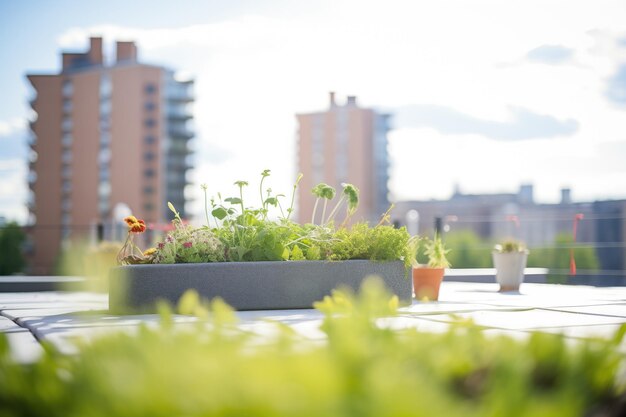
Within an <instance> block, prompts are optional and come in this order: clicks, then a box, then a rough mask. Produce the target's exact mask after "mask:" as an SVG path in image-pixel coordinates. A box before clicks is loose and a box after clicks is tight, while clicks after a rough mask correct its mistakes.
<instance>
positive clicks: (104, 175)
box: [100, 166, 111, 181]
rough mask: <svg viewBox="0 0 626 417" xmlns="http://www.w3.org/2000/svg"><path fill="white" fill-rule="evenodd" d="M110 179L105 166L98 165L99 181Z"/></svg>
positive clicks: (109, 173)
mask: <svg viewBox="0 0 626 417" xmlns="http://www.w3.org/2000/svg"><path fill="white" fill-rule="evenodd" d="M110 179H111V172H110V171H109V168H108V167H107V166H103V167H100V181H109V180H110Z"/></svg>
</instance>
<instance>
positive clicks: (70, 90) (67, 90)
mask: <svg viewBox="0 0 626 417" xmlns="http://www.w3.org/2000/svg"><path fill="white" fill-rule="evenodd" d="M62 92H63V97H71V96H72V94H74V86H73V85H72V81H71V80H65V81H63V87H62Z"/></svg>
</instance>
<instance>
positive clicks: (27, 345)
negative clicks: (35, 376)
mask: <svg viewBox="0 0 626 417" xmlns="http://www.w3.org/2000/svg"><path fill="white" fill-rule="evenodd" d="M0 333H2V337H6V338H7V340H8V342H9V349H10V352H11V357H12V358H13V359H14V360H15V361H17V362H19V363H31V362H34V361H36V360H37V359H38V358H39V357H40V356H41V355H42V354H43V348H42V347H41V344H40V343H39V342H38V341H37V339H35V337H34V336H33V334H32V333H31V332H30V331H29V330H28V329H25V328H23V327H20V326H18V325H17V324H16V323H15V322H13V321H12V320H9V319H8V318H6V317H0Z"/></svg>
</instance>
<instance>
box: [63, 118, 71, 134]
mask: <svg viewBox="0 0 626 417" xmlns="http://www.w3.org/2000/svg"><path fill="white" fill-rule="evenodd" d="M72 127H74V123H73V122H72V119H71V118H69V117H64V118H63V121H62V122H61V128H62V129H63V132H69V131H71V130H72Z"/></svg>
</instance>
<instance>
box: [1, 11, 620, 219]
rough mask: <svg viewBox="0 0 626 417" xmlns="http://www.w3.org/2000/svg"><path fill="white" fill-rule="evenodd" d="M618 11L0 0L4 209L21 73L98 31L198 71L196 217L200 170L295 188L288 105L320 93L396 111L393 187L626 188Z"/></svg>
mask: <svg viewBox="0 0 626 417" xmlns="http://www.w3.org/2000/svg"><path fill="white" fill-rule="evenodd" d="M624 22H626V4H624V2H623V0H598V1H593V2H590V1H572V0H563V1H562V0H554V1H552V0H548V1H546V0H529V1H523V2H520V1H508V0H504V1H503V0H481V1H478V0H457V1H451V0H441V1H436V2H435V1H421V0H412V1H408V0H407V1H403V0H386V1H384V2H382V1H364V0H334V1H331V0H328V1H325V0H321V1H311V2H289V1H286V0H268V1H229V2H223V1H222V2H218V1H199V0H198V1H194V0H189V1H184V2H171V1H168V2H165V1H143V0H141V1H133V2H124V1H117V0H116V1H107V2H104V1H93V2H81V1H68V0H61V1H55V2H45V1H28V0H25V1H20V2H11V1H8V0H0V39H1V40H0V63H1V65H0V216H4V217H6V218H8V219H16V220H18V221H21V222H23V221H25V220H26V217H27V212H26V209H25V206H24V202H25V201H26V197H27V187H26V175H27V166H26V162H25V161H26V159H27V158H28V148H27V146H26V140H27V138H28V131H27V120H28V119H29V118H31V117H32V114H31V112H30V110H29V107H28V99H29V98H31V97H32V94H33V92H32V90H31V89H30V87H29V85H28V83H27V81H26V79H25V77H24V74H25V73H27V72H50V73H53V72H57V71H58V70H59V66H60V58H59V53H60V51H61V50H66V49H67V50H84V49H86V47H87V43H88V40H87V38H88V36H94V35H99V36H104V38H105V51H106V50H111V49H112V45H113V43H114V41H116V40H135V41H136V42H137V44H138V47H139V57H140V60H141V61H144V62H147V63H152V64H158V65H164V66H167V67H171V68H174V69H177V70H181V71H182V72H183V73H184V74H187V75H191V76H193V77H194V79H195V81H196V86H195V92H196V96H197V101H196V103H195V106H194V116H195V129H196V132H197V137H196V139H195V140H194V142H193V147H194V149H195V157H194V162H195V166H196V169H195V170H194V171H193V172H192V173H191V174H190V178H191V180H192V181H193V182H194V184H193V186H191V187H190V189H189V190H188V192H189V195H190V196H192V197H195V198H196V200H195V201H194V202H192V203H191V204H190V207H188V208H189V209H190V211H191V212H192V213H194V214H196V215H199V214H200V211H201V205H202V204H201V200H200V198H201V191H200V186H199V185H200V184H202V183H206V184H207V185H208V188H209V193H216V192H217V191H221V192H222V193H223V194H227V193H228V192H229V190H233V186H232V183H233V182H234V181H236V180H247V181H250V182H251V184H256V183H257V181H258V179H259V178H260V175H259V174H260V173H261V171H263V170H264V169H266V168H268V169H271V170H272V177H271V178H270V180H271V182H272V185H271V186H272V188H273V189H274V190H276V191H279V190H280V191H283V192H285V193H286V192H288V191H289V189H290V186H291V183H292V181H293V180H294V178H295V177H296V175H297V161H296V149H297V143H296V142H297V141H296V138H297V123H296V119H295V114H296V113H302V112H311V111H320V110H324V109H326V108H327V105H328V92H329V91H336V92H337V94H338V97H339V100H340V101H341V100H342V98H344V97H345V96H347V95H355V96H357V97H358V103H359V104H360V105H361V106H364V107H372V108H375V109H378V110H380V111H382V112H386V113H390V114H392V115H393V118H392V127H393V129H392V130H391V131H390V133H389V135H388V138H389V152H390V158H391V169H390V177H391V180H390V184H389V186H390V196H391V199H392V200H396V201H397V200H407V199H431V198H437V199H445V198H448V197H449V196H450V195H451V194H452V192H453V190H454V189H455V188H458V189H459V190H460V191H461V192H463V193H496V192H517V190H518V189H519V186H520V184H523V183H532V184H534V188H535V198H536V200H537V201H539V202H548V203H549V202H556V201H558V199H559V196H560V188H562V187H570V188H571V189H572V197H573V199H574V200H575V201H593V200H596V199H622V198H626V163H625V162H626V25H624Z"/></svg>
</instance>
